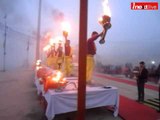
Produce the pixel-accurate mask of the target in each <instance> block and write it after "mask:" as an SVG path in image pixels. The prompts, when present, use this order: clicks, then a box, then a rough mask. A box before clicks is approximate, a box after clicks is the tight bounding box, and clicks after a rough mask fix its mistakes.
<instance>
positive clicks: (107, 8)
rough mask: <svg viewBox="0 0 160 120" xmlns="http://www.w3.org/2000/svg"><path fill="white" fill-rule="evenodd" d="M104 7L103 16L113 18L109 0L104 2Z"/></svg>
mask: <svg viewBox="0 0 160 120" xmlns="http://www.w3.org/2000/svg"><path fill="white" fill-rule="evenodd" d="M102 6H103V14H104V15H108V16H109V17H111V11H110V8H109V5H108V0H104V1H103V3H102Z"/></svg>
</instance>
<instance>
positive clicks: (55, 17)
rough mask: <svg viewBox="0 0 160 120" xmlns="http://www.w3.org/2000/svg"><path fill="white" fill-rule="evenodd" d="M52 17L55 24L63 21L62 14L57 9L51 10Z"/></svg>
mask: <svg viewBox="0 0 160 120" xmlns="http://www.w3.org/2000/svg"><path fill="white" fill-rule="evenodd" d="M52 16H53V20H54V21H55V22H62V21H63V20H64V13H63V12H61V11H60V10H58V9H53V10H52Z"/></svg>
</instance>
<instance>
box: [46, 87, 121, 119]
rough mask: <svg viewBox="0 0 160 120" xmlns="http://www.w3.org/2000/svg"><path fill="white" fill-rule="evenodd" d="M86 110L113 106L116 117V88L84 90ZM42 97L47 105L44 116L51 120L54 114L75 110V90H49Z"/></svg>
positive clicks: (117, 95)
mask: <svg viewBox="0 0 160 120" xmlns="http://www.w3.org/2000/svg"><path fill="white" fill-rule="evenodd" d="M86 91H87V92H86V108H95V107H101V106H110V105H113V106H114V113H113V114H114V116H115V117H116V116H117V115H118V108H119V94H118V89H117V88H116V87H111V88H109V89H105V88H102V87H88V86H87V88H86ZM44 97H45V99H46V101H47V103H48V105H47V109H46V116H47V118H48V120H52V119H53V118H54V116H55V114H60V113H66V112H71V111H76V110H77V90H72V91H63V92H55V91H54V90H49V91H48V92H47V93H46V94H44Z"/></svg>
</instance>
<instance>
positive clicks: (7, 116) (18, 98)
mask: <svg viewBox="0 0 160 120" xmlns="http://www.w3.org/2000/svg"><path fill="white" fill-rule="evenodd" d="M0 96H1V98H0V120H11V119H12V120H45V114H44V110H43V109H42V107H41V105H40V102H39V99H38V96H37V91H36V87H35V85H34V71H33V70H16V71H6V72H0ZM75 115H76V112H71V113H67V114H60V115H56V116H55V118H54V120H73V119H74V117H75ZM106 119H107V120H122V119H121V118H120V117H114V116H113V113H112V112H111V111H109V110H107V109H106V107H104V108H96V109H90V110H87V111H86V120H106Z"/></svg>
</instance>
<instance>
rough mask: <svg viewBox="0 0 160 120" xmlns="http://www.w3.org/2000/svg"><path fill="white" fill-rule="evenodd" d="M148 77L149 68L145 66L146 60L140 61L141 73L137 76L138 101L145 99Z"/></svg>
mask: <svg viewBox="0 0 160 120" xmlns="http://www.w3.org/2000/svg"><path fill="white" fill-rule="evenodd" d="M147 78H148V70H147V69H146V68H145V62H144V61H141V62H140V63H139V74H138V76H137V88H138V100H137V101H138V102H143V101H144V85H145V83H146V81H147Z"/></svg>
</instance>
